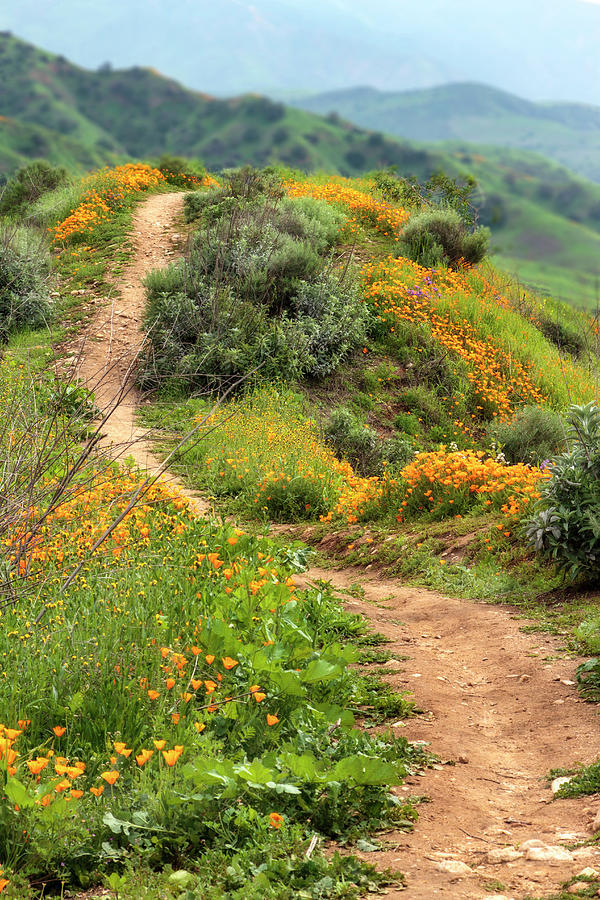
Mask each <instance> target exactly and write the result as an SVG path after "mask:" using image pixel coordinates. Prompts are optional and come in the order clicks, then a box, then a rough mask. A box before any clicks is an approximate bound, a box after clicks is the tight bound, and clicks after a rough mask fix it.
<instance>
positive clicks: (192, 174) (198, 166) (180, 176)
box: [157, 153, 206, 187]
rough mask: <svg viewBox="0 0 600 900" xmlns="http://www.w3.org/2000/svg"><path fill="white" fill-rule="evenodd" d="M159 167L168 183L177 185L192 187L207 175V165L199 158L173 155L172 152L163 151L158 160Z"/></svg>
mask: <svg viewBox="0 0 600 900" xmlns="http://www.w3.org/2000/svg"><path fill="white" fill-rule="evenodd" d="M157 168H158V169H160V171H161V172H162V173H163V175H164V176H165V180H166V181H167V183H168V184H173V185H176V186H177V187H191V186H193V185H195V184H198V183H199V182H200V181H201V180H202V178H203V177H204V176H205V175H206V167H205V166H204V165H203V164H202V163H201V162H200V161H199V160H196V159H195V160H190V159H184V158H183V157H181V156H171V154H170V153H163V155H162V156H161V157H160V159H159V160H158V163H157Z"/></svg>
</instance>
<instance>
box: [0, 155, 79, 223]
mask: <svg viewBox="0 0 600 900" xmlns="http://www.w3.org/2000/svg"><path fill="white" fill-rule="evenodd" d="M66 181H67V171H66V169H64V168H63V167H62V166H53V165H51V164H50V163H49V162H46V160H44V159H38V160H34V161H33V162H31V163H28V164H27V165H26V166H22V167H21V168H20V169H17V171H16V172H15V174H14V175H13V177H12V178H11V179H9V181H8V182H7V183H6V184H5V185H4V187H3V188H2V190H1V191H0V216H6V215H22V214H24V213H26V212H27V208H28V207H29V206H30V205H31V204H32V203H34V202H35V201H36V200H38V199H39V197H41V196H42V195H43V194H46V193H48V192H49V191H53V190H54V189H55V188H57V187H59V186H60V185H62V184H65V183H66Z"/></svg>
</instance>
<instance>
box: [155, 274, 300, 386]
mask: <svg viewBox="0 0 600 900" xmlns="http://www.w3.org/2000/svg"><path fill="white" fill-rule="evenodd" d="M146 288H147V292H148V304H147V308H146V313H145V319H144V323H145V328H146V330H147V332H148V336H149V350H148V352H147V354H146V357H145V359H144V360H143V362H142V365H141V370H140V375H139V379H140V383H141V384H142V386H144V387H146V388H155V387H157V386H159V385H161V386H164V387H166V388H167V392H168V393H170V394H171V395H181V394H185V393H186V392H189V391H191V390H194V389H196V388H204V389H206V388H208V389H209V390H216V391H220V390H224V389H226V388H227V387H230V386H231V385H232V384H233V383H234V382H236V381H237V380H238V379H240V378H242V377H247V376H250V375H251V374H252V373H257V374H259V375H260V376H261V377H264V378H270V377H284V378H288V379H293V378H297V377H299V376H300V375H301V374H302V365H303V363H302V360H303V359H305V358H306V350H307V346H306V339H305V338H304V336H303V335H302V333H301V332H299V331H298V329H297V328H296V327H295V326H294V323H292V322H289V321H287V319H286V318H285V317H282V318H281V319H273V318H270V317H269V315H268V311H267V310H266V309H265V308H264V307H261V306H255V305H253V304H252V303H249V302H248V301H241V300H239V299H238V298H237V297H236V296H235V295H234V294H232V292H231V291H230V290H229V289H227V287H223V288H215V287H210V286H209V285H207V284H206V283H204V282H195V283H194V285H193V289H192V287H191V284H190V279H189V277H188V276H187V274H186V269H185V267H184V266H177V265H175V266H171V267H169V268H167V269H165V270H162V271H159V272H153V273H151V275H150V276H149V277H148V279H147V280H146Z"/></svg>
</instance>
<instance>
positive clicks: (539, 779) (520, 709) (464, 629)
mask: <svg viewBox="0 0 600 900" xmlns="http://www.w3.org/2000/svg"><path fill="white" fill-rule="evenodd" d="M182 199H183V195H181V194H161V195H156V196H153V197H151V198H150V199H149V200H148V201H147V202H146V203H144V204H143V205H141V206H140V207H139V210H138V213H137V215H136V217H135V219H134V226H133V243H134V258H133V260H132V262H131V264H130V265H129V266H128V267H127V269H126V271H125V272H124V274H123V276H122V278H121V279H120V281H119V284H118V287H119V290H120V298H119V299H117V300H115V301H114V304H113V306H112V307H111V308H106V307H105V308H103V309H101V310H100V311H99V312H97V313H96V314H95V316H94V318H93V319H92V321H91V324H90V326H89V329H88V333H87V335H86V343H85V347H84V352H83V355H82V360H81V365H80V375H81V377H83V378H84V379H85V380H86V381H87V382H88V384H89V385H90V386H91V387H95V388H96V397H97V402H98V403H99V405H100V406H101V407H102V406H103V405H106V404H107V403H108V402H110V400H111V399H112V398H113V397H115V396H116V395H117V393H118V391H119V388H120V386H121V384H122V382H123V379H124V377H125V376H126V375H127V372H128V370H129V367H130V365H131V364H132V362H133V360H134V359H135V354H136V352H137V349H138V347H139V345H140V343H141V339H142V336H141V314H142V309H143V302H144V293H143V289H142V287H141V279H142V278H143V277H144V275H145V274H146V273H147V272H148V271H149V270H150V269H152V268H156V267H158V266H162V265H165V264H167V262H168V261H169V260H170V259H171V258H172V257H173V253H174V247H175V246H177V241H178V238H177V234H176V231H175V230H174V228H175V226H174V222H175V221H176V219H177V217H178V216H179V214H180V211H181V207H182ZM129 379H130V380H129V383H128V385H127V387H128V393H127V397H126V398H125V401H124V402H123V403H121V404H120V405H119V408H118V409H117V410H116V412H115V413H114V414H113V416H112V417H111V419H110V420H109V422H108V423H107V427H106V441H107V442H108V443H109V444H111V445H112V447H113V451H114V453H115V455H117V456H118V455H120V454H125V455H131V456H133V457H134V459H135V460H136V462H138V464H140V465H141V466H144V467H146V468H148V469H150V470H151V471H156V470H158V468H159V466H160V463H159V460H158V459H157V458H156V457H155V456H154V455H153V453H152V451H151V448H150V445H149V443H148V441H147V439H146V438H145V434H144V432H143V430H141V429H139V428H138V427H136V424H135V410H136V406H137V405H138V404H139V402H140V398H139V395H138V394H137V392H136V391H135V388H134V386H133V382H132V381H131V378H130V376H129ZM132 441H133V443H132ZM169 481H170V483H171V484H174V485H177V486H179V487H180V488H181V489H182V492H183V493H185V494H186V496H188V497H190V498H191V499H192V502H193V506H194V508H195V509H196V511H197V512H198V513H199V514H202V513H205V512H206V510H207V504H206V503H205V502H203V501H202V500H201V498H198V497H197V496H195V495H193V494H191V493H190V492H189V491H187V490H185V488H183V486H182V485H181V483H180V482H179V480H178V479H177V478H175V477H171V476H170V477H169ZM319 578H322V579H325V580H331V581H332V583H333V585H334V586H335V587H337V588H339V589H340V590H347V589H348V588H349V587H351V586H352V585H356V584H357V583H358V584H360V585H361V586H362V588H363V590H364V598H363V599H361V600H356V599H348V597H347V596H346V597H345V601H346V605H347V607H348V608H349V609H350V610H351V611H353V612H357V613H360V614H362V615H364V616H365V617H366V618H368V619H369V621H370V622H371V623H372V625H373V627H374V629H375V630H377V631H380V632H382V633H383V634H385V635H386V637H388V638H389V640H390V644H389V645H388V648H389V649H390V651H391V652H392V653H393V654H395V656H397V657H398V660H397V661H392V662H391V663H389V664H387V668H390V667H393V668H394V669H396V674H392V675H391V676H389V677H390V680H391V682H392V683H393V684H394V685H395V686H396V687H398V689H405V690H410V691H412V693H413V694H414V696H415V699H416V702H417V704H418V705H419V706H420V707H421V708H422V709H423V710H425V715H423V716H419V717H415V718H413V719H409V720H407V721H406V722H405V724H404V725H402V724H398V725H396V726H394V727H395V730H396V732H397V733H399V734H402V735H404V736H405V737H407V738H408V739H410V740H415V741H417V740H419V741H427V742H428V743H429V745H430V747H431V750H432V751H433V752H435V753H436V754H437V755H438V756H439V757H440V759H441V761H442V762H447V761H453V762H454V763H455V765H453V766H449V765H443V766H440V767H438V768H434V769H431V770H429V771H427V772H426V773H425V774H424V775H423V776H419V777H413V778H410V779H409V781H408V783H407V784H406V785H405V786H403V788H401V789H400V790H399V791H398V793H399V795H400V796H402V795H406V796H407V795H420V796H422V795H426V796H428V797H430V798H431V800H432V801H433V802H432V803H426V804H423V805H421V806H420V818H419V822H418V823H417V825H416V827H415V829H414V832H412V833H409V834H406V833H398V834H393V835H386V836H385V841H386V842H387V843H388V847H389V846H390V842H391V845H392V847H393V849H386V850H385V851H380V852H375V853H369V854H365V858H366V859H368V860H369V861H371V862H375V863H377V864H378V865H379V864H381V865H382V866H385V865H389V866H392V867H393V868H399V869H400V870H402V871H404V872H405V873H406V874H407V880H408V891H405V892H404V891H403V892H400V891H395V890H392V891H390V892H389V893H388V895H387V896H388V900H396V898H405V897H407V896H408V897H410V898H414V900H426V898H431V897H434V896H437V895H443V896H445V897H448V898H452V900H483V898H490V900H491V898H494V900H505V898H506V900H508V898H510V900H523V898H524V897H526V896H527V895H531V896H534V897H539V896H547V895H548V894H549V893H551V892H552V891H553V890H556V889H557V887H558V886H559V885H560V883H561V882H563V881H565V880H566V879H568V878H569V877H571V876H573V875H575V874H577V873H579V872H580V871H581V870H582V869H584V868H585V867H586V866H594V867H597V868H599V869H600V850H596V849H595V848H581V849H575V850H573V851H571V852H565V851H564V850H562V851H561V850H560V849H559V850H558V852H557V851H556V849H555V850H554V856H555V858H554V859H553V860H551V861H543V860H535V859H528V858H525V856H524V855H523V851H522V850H521V851H519V850H518V848H519V846H520V845H522V844H523V842H525V841H528V840H531V839H535V840H538V841H539V842H540V843H543V844H545V845H550V846H551V847H554V848H556V847H557V846H561V847H565V846H566V847H568V846H572V845H573V844H576V843H577V842H578V841H580V840H584V839H585V838H587V837H589V836H590V831H589V822H590V820H591V818H592V817H593V815H594V814H595V813H596V811H597V808H598V806H599V801H600V798H598V797H596V798H586V799H585V800H578V801H556V802H550V801H551V798H552V793H551V790H550V788H549V787H548V785H547V783H546V781H545V780H544V776H545V774H546V773H547V772H548V770H549V769H551V768H556V767H559V766H570V765H572V764H573V763H574V762H575V761H581V762H584V763H589V762H591V761H593V760H595V759H597V758H598V756H600V728H599V725H600V720H599V718H598V713H597V710H596V707H595V706H593V705H590V704H585V703H583V702H582V701H581V700H580V699H579V697H578V695H577V691H576V689H575V687H574V685H573V684H567V683H565V682H572V680H573V672H574V669H575V665H576V661H574V660H573V659H569V658H566V657H565V656H564V655H561V654H560V652H559V649H560V641H558V640H557V639H556V638H553V637H550V636H548V635H539V634H534V635H531V634H523V633H522V631H521V630H520V629H521V626H522V624H523V621H522V620H519V619H517V618H516V617H515V613H514V610H511V609H510V608H507V607H500V606H489V605H485V604H482V603H476V602H470V601H463V600H452V599H449V598H447V597H442V596H440V595H439V594H436V593H433V592H431V591H426V590H421V589H416V588H410V587H406V586H404V585H402V584H401V583H400V582H398V581H394V580H385V579H383V578H379V577H377V576H373V575H368V576H367V575H363V574H362V573H361V572H360V570H344V571H337V572H333V571H324V570H319V569H312V570H311V571H310V572H309V573H308V574H307V576H306V579H305V580H309V581H310V580H312V581H315V580H317V579H319ZM406 656H408V657H409V659H408V660H404V661H403V660H402V657H406ZM505 847H513V848H517V850H516V851H515V853H518V852H520V853H521V855H516V856H515V858H514V859H511V860H508V861H503V862H499V861H495V862H492V861H491V860H490V857H489V856H488V854H489V853H490V852H491V851H498V850H501V849H502V848H505ZM528 853H529V854H531V853H532V851H531V850H529V851H528ZM544 853H545V851H544ZM544 853H542V854H541V855H542V856H543V855H544ZM533 855H536V853H535V850H534V851H533ZM537 855H538V856H539V855H540V853H539V851H538V853H537ZM466 866H468V867H469V869H466ZM461 868H462V871H459V872H457V871H448V869H453V870H456V869H461Z"/></svg>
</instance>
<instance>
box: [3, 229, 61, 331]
mask: <svg viewBox="0 0 600 900" xmlns="http://www.w3.org/2000/svg"><path fill="white" fill-rule="evenodd" d="M48 272H49V257H48V251H47V248H46V247H45V246H44V245H43V244H42V242H41V241H40V239H39V238H38V237H36V236H35V235H33V234H32V233H31V232H29V231H27V230H26V229H24V228H16V227H14V226H3V227H0V343H2V342H4V341H6V339H7V338H8V336H9V335H10V334H11V332H13V331H16V330H17V329H20V328H41V327H42V326H43V325H44V324H45V323H46V322H47V321H48V319H49V316H50V304H49V301H48V291H47V287H46V281H47V278H48Z"/></svg>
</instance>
